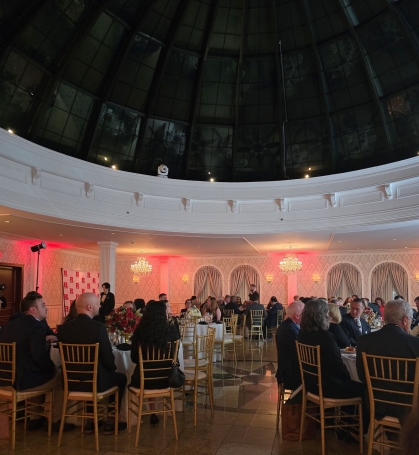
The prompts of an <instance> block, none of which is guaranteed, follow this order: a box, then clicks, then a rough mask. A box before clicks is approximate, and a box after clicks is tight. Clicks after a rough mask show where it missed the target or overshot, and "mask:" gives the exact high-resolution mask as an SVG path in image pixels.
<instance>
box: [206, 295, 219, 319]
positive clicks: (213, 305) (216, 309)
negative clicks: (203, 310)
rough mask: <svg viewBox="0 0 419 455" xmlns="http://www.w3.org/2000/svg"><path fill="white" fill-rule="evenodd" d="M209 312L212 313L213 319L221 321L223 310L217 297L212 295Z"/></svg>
mask: <svg viewBox="0 0 419 455" xmlns="http://www.w3.org/2000/svg"><path fill="white" fill-rule="evenodd" d="M208 312H209V313H211V314H212V320H213V321H221V310H220V307H219V306H218V303H217V299H216V298H215V297H210V302H209V310H208Z"/></svg>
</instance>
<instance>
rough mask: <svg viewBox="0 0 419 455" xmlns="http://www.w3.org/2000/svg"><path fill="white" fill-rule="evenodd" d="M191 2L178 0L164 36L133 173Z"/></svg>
mask: <svg viewBox="0 0 419 455" xmlns="http://www.w3.org/2000/svg"><path fill="white" fill-rule="evenodd" d="M190 1H191V0H180V1H179V3H178V6H177V8H176V12H175V14H174V16H173V20H172V23H171V24H170V27H169V30H168V32H167V34H166V40H165V41H166V43H167V47H165V48H162V50H161V52H160V56H159V60H158V62H157V66H156V70H155V72H154V77H153V80H152V82H151V85H150V89H149V91H148V96H147V99H146V102H145V106H144V118H143V119H142V120H141V125H140V130H139V133H138V140H137V145H136V147H135V153H134V171H135V172H140V170H141V155H142V153H143V151H144V141H145V133H146V131H147V121H148V119H149V117H150V113H151V109H152V107H153V103H154V101H155V98H156V96H157V93H158V91H159V88H160V84H161V81H162V79H163V74H164V71H165V69H166V65H167V62H168V61H169V57H170V54H171V52H172V49H173V46H174V43H175V38H176V34H177V32H178V30H179V27H181V25H182V23H183V18H184V16H185V13H186V11H187V9H188V6H189V3H190Z"/></svg>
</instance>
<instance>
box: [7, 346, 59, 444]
mask: <svg viewBox="0 0 419 455" xmlns="http://www.w3.org/2000/svg"><path fill="white" fill-rule="evenodd" d="M0 376H1V380H2V382H3V383H4V385H2V386H0V409H1V410H0V415H5V416H7V417H8V422H9V425H10V440H11V443H12V450H15V446H16V422H17V421H18V420H22V419H25V430H26V420H27V418H28V417H29V416H31V415H37V416H40V417H41V416H43V417H46V418H47V419H48V436H51V428H52V400H53V392H54V391H53V389H52V388H49V389H48V388H46V389H44V390H36V391H30V390H28V391H21V392H20V391H18V390H15V389H14V388H13V384H14V383H15V380H16V343H0ZM42 395H45V397H46V398H47V397H48V400H47V401H46V402H44V403H38V402H35V401H31V399H32V398H35V397H40V396H42ZM21 402H23V405H22V404H21ZM4 408H5V410H3V409H4ZM22 411H23V412H24V415H23V416H22V417H18V413H19V414H20V413H21V412H22Z"/></svg>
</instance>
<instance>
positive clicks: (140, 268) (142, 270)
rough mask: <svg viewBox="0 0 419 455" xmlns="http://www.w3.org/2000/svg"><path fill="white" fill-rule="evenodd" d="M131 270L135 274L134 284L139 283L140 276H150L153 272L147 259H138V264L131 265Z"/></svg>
mask: <svg viewBox="0 0 419 455" xmlns="http://www.w3.org/2000/svg"><path fill="white" fill-rule="evenodd" d="M131 270H132V273H133V274H134V276H133V280H134V283H137V282H138V276H139V275H150V273H151V272H152V270H153V266H152V265H150V264H149V263H148V262H147V259H146V258H137V262H134V264H131Z"/></svg>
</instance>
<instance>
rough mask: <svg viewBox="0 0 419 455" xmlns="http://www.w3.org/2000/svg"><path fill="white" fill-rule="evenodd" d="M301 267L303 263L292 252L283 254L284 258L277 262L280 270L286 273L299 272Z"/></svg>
mask: <svg viewBox="0 0 419 455" xmlns="http://www.w3.org/2000/svg"><path fill="white" fill-rule="evenodd" d="M302 267H303V263H302V262H301V261H300V260H299V259H297V258H296V257H295V256H294V255H293V254H287V255H285V257H284V259H282V261H281V262H280V263H279V268H280V269H281V271H282V272H284V273H286V274H288V275H291V274H293V273H297V272H299V271H300V270H301V268H302Z"/></svg>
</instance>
